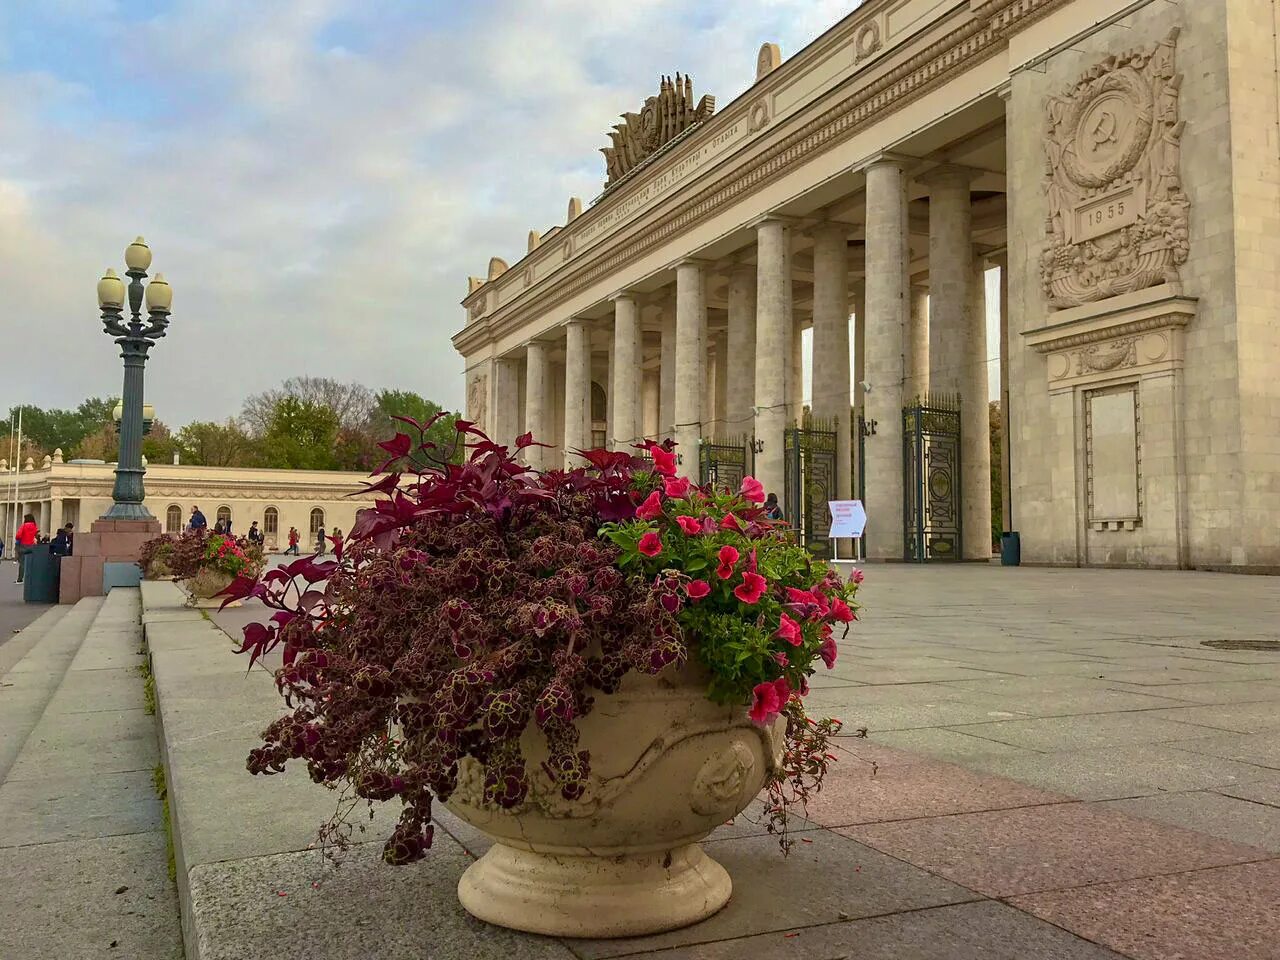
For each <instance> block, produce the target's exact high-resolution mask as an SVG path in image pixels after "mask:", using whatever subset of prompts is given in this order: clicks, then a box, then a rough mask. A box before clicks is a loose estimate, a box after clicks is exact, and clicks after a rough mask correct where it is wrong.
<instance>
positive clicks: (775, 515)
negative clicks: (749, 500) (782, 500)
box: [764, 493, 782, 520]
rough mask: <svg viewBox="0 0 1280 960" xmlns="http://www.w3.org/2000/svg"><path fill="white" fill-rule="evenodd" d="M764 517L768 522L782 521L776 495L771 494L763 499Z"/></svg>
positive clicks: (780, 507)
mask: <svg viewBox="0 0 1280 960" xmlns="http://www.w3.org/2000/svg"><path fill="white" fill-rule="evenodd" d="M764 515H765V516H766V517H768V518H769V519H770V520H781V519H782V505H781V504H779V503H778V495H777V494H776V493H771V494H769V495H768V496H767V497H765V498H764Z"/></svg>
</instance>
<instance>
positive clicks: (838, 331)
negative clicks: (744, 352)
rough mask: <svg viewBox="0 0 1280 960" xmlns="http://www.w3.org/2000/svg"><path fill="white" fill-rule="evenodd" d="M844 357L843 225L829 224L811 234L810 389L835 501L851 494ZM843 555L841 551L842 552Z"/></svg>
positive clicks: (846, 246)
mask: <svg viewBox="0 0 1280 960" xmlns="http://www.w3.org/2000/svg"><path fill="white" fill-rule="evenodd" d="M849 360H850V358H849V239H848V227H846V226H844V225H843V224H838V223H831V224H826V225H824V226H821V227H819V228H818V229H817V231H815V233H814V236H813V390H812V394H813V415H814V416H815V417H819V418H821V419H824V420H832V421H834V422H835V428H836V488H835V497H834V498H833V499H836V500H849V499H851V498H852V496H853V451H852V436H853V435H852V432H851V428H850V422H849V421H850V407H851V406H852V403H853V397H852V393H851V384H850V371H849ZM841 543H847V541H841ZM848 545H849V547H851V546H852V544H851V543H848ZM847 555H848V553H847V552H846V551H844V550H842V551H841V556H847Z"/></svg>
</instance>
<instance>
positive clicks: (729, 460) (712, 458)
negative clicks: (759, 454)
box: [698, 437, 754, 491]
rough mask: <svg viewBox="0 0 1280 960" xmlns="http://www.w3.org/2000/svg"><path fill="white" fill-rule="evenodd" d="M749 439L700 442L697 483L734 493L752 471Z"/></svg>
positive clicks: (736, 438) (717, 439)
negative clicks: (729, 490)
mask: <svg viewBox="0 0 1280 960" xmlns="http://www.w3.org/2000/svg"><path fill="white" fill-rule="evenodd" d="M752 447H753V445H752V443H751V438H750V437H729V438H723V439H722V438H720V437H716V438H715V439H714V440H704V441H702V447H701V449H700V451H699V454H698V460H699V467H698V476H699V482H700V483H702V484H703V485H706V484H710V485H711V486H713V487H715V488H716V489H720V488H722V487H729V488H730V489H732V490H734V491H736V490H738V489H739V488H740V487H741V486H742V480H743V478H744V477H747V476H750V474H751V471H752V470H753V469H754V463H753V456H752Z"/></svg>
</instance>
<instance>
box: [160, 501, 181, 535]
mask: <svg viewBox="0 0 1280 960" xmlns="http://www.w3.org/2000/svg"><path fill="white" fill-rule="evenodd" d="M164 532H165V533H181V532H182V508H181V507H180V506H178V505H177V504H176V503H171V504H169V509H168V510H166V511H165V512H164Z"/></svg>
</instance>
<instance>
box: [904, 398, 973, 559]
mask: <svg viewBox="0 0 1280 960" xmlns="http://www.w3.org/2000/svg"><path fill="white" fill-rule="evenodd" d="M902 498H903V504H902V519H903V525H904V530H903V557H902V559H903V560H905V561H906V562H908V563H925V562H927V561H930V560H959V559H960V558H961V543H962V540H961V535H962V530H961V528H960V398H959V397H958V396H955V395H953V394H935V393H931V394H929V396H928V397H926V398H925V399H924V400H917V401H916V403H915V404H913V405H912V406H909V407H904V408H903V411H902Z"/></svg>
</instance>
